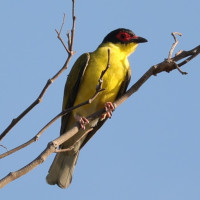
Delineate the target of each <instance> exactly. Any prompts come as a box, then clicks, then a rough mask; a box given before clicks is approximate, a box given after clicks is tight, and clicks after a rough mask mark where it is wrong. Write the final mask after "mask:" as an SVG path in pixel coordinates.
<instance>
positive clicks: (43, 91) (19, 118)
mask: <svg viewBox="0 0 200 200" xmlns="http://www.w3.org/2000/svg"><path fill="white" fill-rule="evenodd" d="M72 2H73V3H72V13H73V18H72V20H73V24H72V30H71V32H72V37H71V45H70V47H69V48H67V49H68V51H67V52H68V57H67V60H66V62H65V64H64V65H63V67H62V68H61V69H60V70H59V71H58V72H57V73H56V74H55V75H54V76H53V77H52V78H51V79H49V80H48V81H47V83H46V85H45V86H44V88H43V89H42V91H41V93H40V95H39V96H38V98H37V99H36V100H35V101H34V102H33V103H32V104H31V105H30V106H29V107H28V108H26V109H25V110H24V111H23V112H22V113H21V114H20V115H19V116H18V117H16V118H14V119H13V120H12V121H11V123H10V124H9V126H8V127H7V128H6V129H5V130H4V131H3V132H2V133H1V134H0V141H2V139H3V138H4V137H5V136H6V135H7V134H8V132H9V131H10V130H11V129H12V128H13V127H14V126H15V125H16V124H17V123H18V122H19V121H20V120H21V119H22V118H23V117H24V116H25V115H26V114H27V113H29V112H30V111H31V110H32V109H33V108H34V107H35V106H36V105H37V104H39V103H40V102H41V101H42V99H43V97H44V94H45V93H46V91H47V89H48V88H49V86H50V85H51V84H52V83H53V82H54V81H55V80H56V79H57V78H58V77H59V76H60V75H61V74H62V73H63V72H64V71H65V70H66V69H67V68H68V65H69V62H70V60H71V58H72V56H73V54H74V52H73V40H74V32H75V20H76V17H75V11H74V10H75V8H74V7H75V1H74V0H73V1H72ZM64 23H65V15H64V17H63V22H62V25H61V28H60V32H58V33H57V34H58V38H59V39H60V38H61V37H60V33H61V31H62V29H63V26H64ZM60 41H61V43H62V44H64V43H63V41H62V38H61V39H60ZM64 46H65V45H64ZM65 49H66V48H65Z"/></svg>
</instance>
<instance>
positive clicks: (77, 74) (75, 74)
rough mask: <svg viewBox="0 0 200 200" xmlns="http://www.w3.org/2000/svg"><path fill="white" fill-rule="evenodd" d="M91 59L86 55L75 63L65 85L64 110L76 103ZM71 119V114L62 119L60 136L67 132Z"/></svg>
mask: <svg viewBox="0 0 200 200" xmlns="http://www.w3.org/2000/svg"><path fill="white" fill-rule="evenodd" d="M89 59H90V54H89V53H85V54H83V55H81V56H80V57H79V58H78V59H77V61H76V62H75V63H74V65H73V67H72V69H71V71H70V73H69V75H68V78H67V81H66V84H65V89H64V96H63V106H62V110H65V109H67V108H70V107H72V106H73V105H74V101H75V99H76V96H77V93H78V89H79V86H80V82H81V80H82V78H83V76H84V73H85V70H86V68H87V66H88V62H89ZM69 118H70V113H69V114H67V115H64V116H63V117H62V119H61V129H60V134H62V133H64V132H65V131H66V129H67V126H68V121H69Z"/></svg>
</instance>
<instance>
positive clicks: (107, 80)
mask: <svg viewBox="0 0 200 200" xmlns="http://www.w3.org/2000/svg"><path fill="white" fill-rule="evenodd" d="M143 42H147V40H146V39H145V38H142V37H139V36H136V35H135V34H134V33H133V32H132V31H131V30H129V29H124V28H119V29H116V30H114V31H112V32H110V33H109V34H108V35H107V36H106V37H105V38H104V40H103V42H102V43H101V44H100V45H99V47H98V48H97V49H96V50H95V51H94V52H92V53H85V54H83V55H81V56H80V57H79V58H78V59H77V61H76V62H75V64H74V66H73V67H72V70H71V71H70V73H69V76H68V78H67V82H66V85H65V89H64V98H63V107H62V109H63V110H64V109H66V108H69V107H72V106H74V105H78V104H80V103H82V102H84V101H86V100H88V99H90V98H91V97H92V95H93V94H94V93H95V91H96V86H97V84H98V80H99V78H100V75H101V72H102V71H103V70H105V68H106V66H107V62H108V49H110V68H109V69H108V70H107V71H106V73H105V74H104V76H103V85H102V88H105V90H104V91H102V92H101V93H100V94H99V95H98V96H97V98H96V99H95V100H94V101H93V102H92V103H91V104H88V105H85V106H82V107H80V108H77V109H75V110H73V111H72V112H71V113H70V114H68V115H65V116H63V117H62V122H61V130H60V134H63V133H64V132H66V130H68V129H70V128H71V127H72V125H73V124H74V123H75V122H76V121H77V120H78V119H79V121H80V124H81V127H82V129H80V130H79V132H78V133H77V134H76V135H75V136H74V137H73V138H71V139H70V140H69V141H67V142H65V143H64V144H63V145H62V146H61V147H60V148H62V149H65V148H69V147H71V146H72V145H73V146H74V148H73V149H72V150H71V151H68V152H62V153H57V155H56V157H55V159H54V161H53V163H52V165H51V167H50V169H49V173H48V175H47V177H46V180H47V183H48V184H50V185H54V184H57V185H58V186H59V187H61V188H66V187H68V186H69V185H70V183H71V180H72V174H73V171H74V167H75V164H76V162H77V159H78V155H79V151H80V149H81V148H82V147H83V146H84V145H85V144H86V142H87V141H88V140H89V139H90V138H91V137H92V136H93V135H94V134H95V132H96V131H97V130H98V129H99V128H100V127H101V126H102V125H103V123H104V122H105V120H103V121H102V120H101V119H97V120H94V121H92V122H90V124H88V125H86V128H85V124H87V119H86V118H84V117H87V116H89V115H91V114H93V113H95V112H96V111H98V110H100V109H102V108H104V106H105V105H106V109H107V110H108V116H109V115H110V114H109V113H111V112H112V110H113V107H112V104H111V103H112V102H114V101H115V100H116V99H117V98H119V97H120V96H121V95H123V94H124V93H125V91H126V89H127V86H128V84H129V81H130V78H131V68H130V66H129V61H128V56H129V55H130V54H131V53H133V52H134V51H135V49H136V47H137V46H138V43H143ZM107 102H111V103H107ZM84 123H85V124H84ZM91 127H93V130H92V131H91V132H89V133H88V134H86V135H85V136H83V134H84V133H85V132H86V131H88V130H89V129H90V128H91ZM81 136H82V137H81Z"/></svg>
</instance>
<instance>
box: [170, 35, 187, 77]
mask: <svg viewBox="0 0 200 200" xmlns="http://www.w3.org/2000/svg"><path fill="white" fill-rule="evenodd" d="M171 35H172V36H173V38H174V41H175V42H174V43H173V44H172V47H171V49H170V51H169V56H168V59H167V61H168V62H172V63H173V64H174V66H175V67H176V68H177V69H178V71H179V72H180V73H181V74H182V75H186V74H188V73H187V72H184V71H182V70H181V69H180V67H179V66H178V65H177V64H176V62H174V61H172V59H171V58H172V54H173V52H174V49H175V47H176V46H177V44H178V40H177V38H176V35H179V36H182V33H179V32H173V33H172V34H171ZM179 54H180V52H179Z"/></svg>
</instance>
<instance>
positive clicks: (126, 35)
mask: <svg viewBox="0 0 200 200" xmlns="http://www.w3.org/2000/svg"><path fill="white" fill-rule="evenodd" d="M116 38H117V39H118V40H120V41H121V42H128V41H129V40H130V39H131V35H130V34H129V33H127V32H124V31H123V32H122V31H121V32H119V33H118V34H117V35H116Z"/></svg>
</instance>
